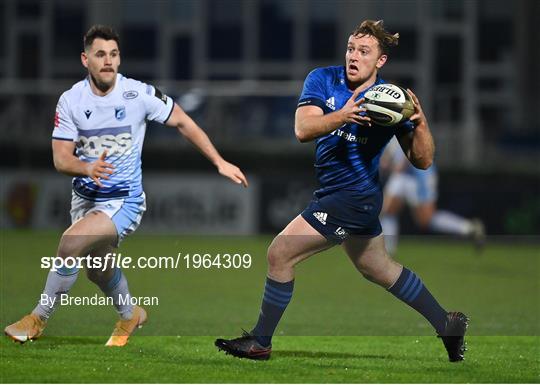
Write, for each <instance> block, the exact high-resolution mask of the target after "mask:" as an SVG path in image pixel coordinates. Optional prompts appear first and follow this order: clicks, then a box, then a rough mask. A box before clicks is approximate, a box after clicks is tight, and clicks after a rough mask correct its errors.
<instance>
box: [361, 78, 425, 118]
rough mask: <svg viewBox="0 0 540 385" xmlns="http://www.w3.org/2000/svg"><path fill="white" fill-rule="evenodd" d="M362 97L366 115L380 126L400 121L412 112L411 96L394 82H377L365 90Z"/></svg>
mask: <svg viewBox="0 0 540 385" xmlns="http://www.w3.org/2000/svg"><path fill="white" fill-rule="evenodd" d="M364 98H365V99H366V101H365V103H364V107H365V108H366V110H367V112H366V113H367V115H368V116H369V117H370V118H371V120H372V121H373V123H375V124H378V125H381V126H393V125H394V124H398V123H401V122H403V121H404V120H406V119H408V118H410V117H411V115H412V114H413V113H414V104H413V101H412V98H411V96H410V95H409V94H408V93H407V91H405V90H404V89H403V88H401V87H400V86H396V85H394V84H377V85H376V86H373V87H371V88H370V89H369V90H367V92H366V93H365V95H364Z"/></svg>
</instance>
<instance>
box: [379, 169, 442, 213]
mask: <svg viewBox="0 0 540 385" xmlns="http://www.w3.org/2000/svg"><path fill="white" fill-rule="evenodd" d="M384 195H385V197H386V196H394V197H398V198H401V199H403V200H405V201H406V202H407V204H409V205H411V206H418V205H419V204H422V203H429V202H434V201H436V200H437V174H436V173H433V172H430V173H425V174H417V175H411V174H405V173H394V174H392V175H391V176H390V178H389V179H388V182H387V183H386V187H385V188H384Z"/></svg>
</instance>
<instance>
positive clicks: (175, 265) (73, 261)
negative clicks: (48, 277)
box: [41, 252, 253, 271]
mask: <svg viewBox="0 0 540 385" xmlns="http://www.w3.org/2000/svg"><path fill="white" fill-rule="evenodd" d="M252 261H253V259H252V257H251V254H249V253H185V254H184V253H182V252H180V253H178V255H177V256H175V257H172V256H150V257H137V258H132V257H128V256H123V255H122V253H118V254H116V253H107V254H106V255H104V256H103V257H101V256H94V257H92V256H90V255H87V256H85V257H67V258H61V257H42V258H41V268H42V269H50V270H51V271H58V270H61V269H81V268H84V267H87V268H91V269H98V270H102V271H105V270H107V269H114V268H121V269H183V268H185V269H249V268H250V267H251V265H252Z"/></svg>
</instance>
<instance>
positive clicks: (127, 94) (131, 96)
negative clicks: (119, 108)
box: [122, 90, 139, 99]
mask: <svg viewBox="0 0 540 385" xmlns="http://www.w3.org/2000/svg"><path fill="white" fill-rule="evenodd" d="M122 96H123V97H124V99H135V98H136V97H137V96H139V93H138V92H137V91H134V90H131V91H126V92H124V93H123V94H122Z"/></svg>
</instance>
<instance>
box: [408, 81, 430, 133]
mask: <svg viewBox="0 0 540 385" xmlns="http://www.w3.org/2000/svg"><path fill="white" fill-rule="evenodd" d="M407 93H408V94H409V95H410V97H411V98H412V100H413V104H414V113H413V114H412V115H411V117H410V118H409V119H410V120H411V121H412V122H414V124H416V125H417V126H418V125H420V124H422V123H425V122H426V116H425V115H424V111H423V110H422V106H421V105H420V101H419V100H418V97H417V96H416V95H415V94H414V92H412V91H411V89H410V88H407Z"/></svg>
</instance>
